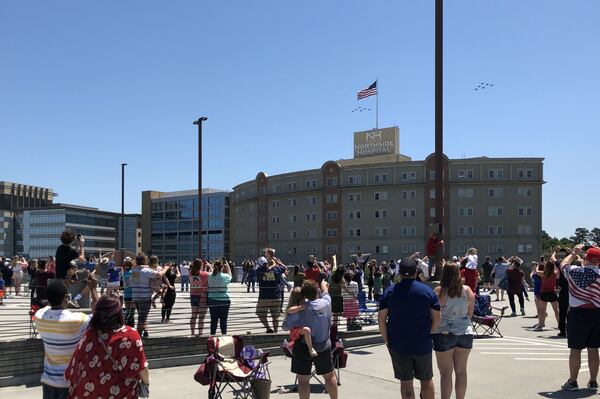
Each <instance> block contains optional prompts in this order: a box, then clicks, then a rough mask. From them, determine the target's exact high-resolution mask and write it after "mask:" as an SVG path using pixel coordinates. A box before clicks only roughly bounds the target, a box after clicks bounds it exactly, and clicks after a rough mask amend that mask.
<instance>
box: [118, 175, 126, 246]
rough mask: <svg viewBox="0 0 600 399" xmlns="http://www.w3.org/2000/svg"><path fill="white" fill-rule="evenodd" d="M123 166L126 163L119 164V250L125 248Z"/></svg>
mask: <svg viewBox="0 0 600 399" xmlns="http://www.w3.org/2000/svg"><path fill="white" fill-rule="evenodd" d="M125 166H127V164H126V163H122V164H121V233H120V234H119V240H120V241H121V244H120V246H119V249H120V250H121V251H122V250H124V249H125ZM122 256H123V255H121V257H122Z"/></svg>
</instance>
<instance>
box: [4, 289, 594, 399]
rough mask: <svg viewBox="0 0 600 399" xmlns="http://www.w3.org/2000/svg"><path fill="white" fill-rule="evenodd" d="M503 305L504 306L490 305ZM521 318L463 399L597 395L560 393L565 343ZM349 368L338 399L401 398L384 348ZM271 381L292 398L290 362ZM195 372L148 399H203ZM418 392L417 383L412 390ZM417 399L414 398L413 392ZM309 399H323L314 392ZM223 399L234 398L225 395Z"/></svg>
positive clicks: (484, 353) (169, 373)
mask: <svg viewBox="0 0 600 399" xmlns="http://www.w3.org/2000/svg"><path fill="white" fill-rule="evenodd" d="M497 304H499V305H508V303H507V301H505V302H504V303H503V302H494V305H497ZM526 311H527V316H526V317H512V318H510V317H509V318H506V319H504V320H503V321H502V323H501V326H500V329H501V331H502V333H503V334H504V337H503V338H500V337H494V338H482V339H476V340H475V344H474V348H473V350H472V351H471V356H470V359H469V385H468V390H467V398H476V399H479V398H486V399H506V398H517V399H528V398H565V399H567V398H568V399H571V398H585V397H591V396H593V395H594V397H598V396H596V395H597V394H595V393H593V392H589V391H585V390H582V391H580V392H563V391H560V385H561V384H562V383H563V382H564V381H565V380H566V379H567V376H568V363H567V361H568V353H569V351H568V348H567V342H566V340H565V339H560V338H556V333H557V332H558V331H557V330H556V329H554V328H553V327H555V326H556V322H555V320H554V317H553V316H552V315H550V317H549V320H548V321H547V324H548V326H549V328H548V329H546V331H543V332H535V331H533V330H532V329H531V328H529V327H531V326H532V325H533V324H534V323H535V321H536V320H535V318H534V315H535V309H534V305H533V301H532V302H526ZM348 352H349V353H350V355H349V358H348V367H347V368H346V369H343V370H342V375H341V382H342V385H341V386H340V387H339V397H340V398H342V399H359V398H360V399H364V398H376V399H385V398H400V384H399V382H398V381H396V380H395V379H394V377H393V371H392V367H391V363H390V359H389V356H388V354H387V350H386V348H385V347H384V346H383V345H382V344H374V345H366V346H358V347H354V348H351V349H349V350H348ZM271 361H272V363H271V365H270V370H271V374H272V379H273V386H272V391H273V393H272V395H271V397H272V398H275V399H276V398H281V399H285V398H289V399H291V398H297V397H298V396H297V394H296V393H288V394H284V395H280V394H279V393H277V389H278V386H280V385H287V384H292V383H293V382H294V376H293V375H292V374H291V373H290V372H289V369H290V360H289V359H286V358H284V357H282V356H275V357H272V358H271ZM196 368H197V366H186V367H174V368H165V369H154V370H150V379H151V392H152V396H151V397H152V398H153V399H163V398H164V399H174V398H178V399H179V398H190V399H191V398H194V399H198V398H207V397H208V395H207V391H208V390H207V387H203V386H201V385H199V384H197V383H196V382H195V381H194V380H193V375H194V372H195V371H196ZM588 379H589V370H588V366H587V354H586V353H585V351H584V352H583V356H582V370H581V373H580V377H579V385H580V386H581V387H585V385H586V383H587V381H588ZM434 383H435V387H436V397H439V373H438V372H437V366H436V363H435V357H434ZM415 387H416V388H418V383H417V384H416V385H415ZM416 391H417V395H418V389H417V390H416ZM313 392H314V393H315V394H314V395H312V396H311V397H314V398H327V397H328V396H327V394H324V393H321V392H322V390H321V389H320V388H319V387H318V386H316V385H315V386H313ZM0 396H2V397H9V398H11V399H34V398H41V388H40V387H31V388H26V387H23V386H21V387H11V388H2V389H0ZM225 397H226V398H231V397H233V396H232V395H231V394H230V393H228V394H227V395H226V396H225ZM417 397H418V396H417Z"/></svg>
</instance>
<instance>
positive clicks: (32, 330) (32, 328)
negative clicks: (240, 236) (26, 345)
mask: <svg viewBox="0 0 600 399" xmlns="http://www.w3.org/2000/svg"><path fill="white" fill-rule="evenodd" d="M38 310H40V307H39V305H37V304H35V303H32V304H31V305H30V307H29V338H37V336H38V331H37V326H36V325H35V314H36V313H37V311H38Z"/></svg>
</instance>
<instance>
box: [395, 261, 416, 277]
mask: <svg viewBox="0 0 600 399" xmlns="http://www.w3.org/2000/svg"><path fill="white" fill-rule="evenodd" d="M398 267H399V269H400V274H402V275H403V276H412V275H413V274H415V273H416V272H417V262H416V261H415V260H414V259H408V258H404V259H401V260H400V261H399V262H398Z"/></svg>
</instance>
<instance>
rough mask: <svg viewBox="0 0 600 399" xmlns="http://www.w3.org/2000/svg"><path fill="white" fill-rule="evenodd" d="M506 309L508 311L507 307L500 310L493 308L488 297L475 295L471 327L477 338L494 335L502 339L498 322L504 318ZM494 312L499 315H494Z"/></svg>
mask: <svg viewBox="0 0 600 399" xmlns="http://www.w3.org/2000/svg"><path fill="white" fill-rule="evenodd" d="M506 309H508V306H504V307H502V308H496V307H493V306H492V302H491V297H490V296H489V295H476V296H475V308H474V310H473V317H472V318H471V325H472V326H473V330H474V331H475V334H476V335H477V337H478V338H479V337H481V336H485V335H489V336H493V335H495V334H497V335H499V336H500V337H502V333H501V332H500V322H501V321H502V318H504V312H505V311H506ZM494 310H496V311H498V312H500V314H495V313H494Z"/></svg>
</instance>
